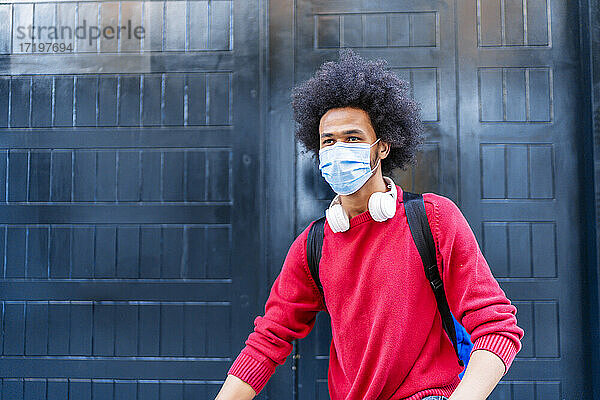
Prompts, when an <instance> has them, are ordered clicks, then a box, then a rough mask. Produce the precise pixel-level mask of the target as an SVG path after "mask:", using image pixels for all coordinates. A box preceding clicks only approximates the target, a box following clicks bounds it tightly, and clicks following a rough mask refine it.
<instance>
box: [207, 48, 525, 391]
mask: <svg viewBox="0 0 600 400" xmlns="http://www.w3.org/2000/svg"><path fill="white" fill-rule="evenodd" d="M385 65H386V62H385V61H384V60H377V61H370V62H367V61H365V60H363V59H362V58H361V57H359V56H358V55H356V54H355V53H353V52H352V51H351V50H349V49H346V50H342V51H341V59H340V60H339V62H337V63H334V62H328V63H325V64H323V66H322V67H321V69H320V70H319V71H317V73H316V74H315V76H314V77H313V78H311V79H309V80H308V81H306V82H304V83H303V84H301V85H300V86H298V87H297V88H295V89H294V91H293V100H294V101H293V108H294V113H295V119H296V121H297V122H298V123H299V128H298V130H297V132H296V135H297V137H298V138H299V140H300V141H301V142H302V143H303V144H304V145H305V147H307V148H308V149H309V150H312V151H314V152H315V154H318V158H319V169H320V171H321V174H322V176H323V177H324V178H325V180H326V181H327V182H328V183H329V184H330V185H331V187H332V189H333V190H334V191H335V192H336V193H337V196H336V197H335V198H334V200H333V201H332V203H331V205H330V207H329V208H328V210H327V211H326V223H325V237H324V242H323V249H322V258H321V262H320V273H319V278H320V280H321V284H322V286H323V292H324V301H323V299H322V297H321V295H320V292H319V290H318V289H317V286H316V284H315V282H314V280H313V279H312V277H311V275H310V271H309V268H308V265H307V260H306V240H307V235H308V231H309V229H310V225H309V226H308V227H306V229H304V231H303V232H302V233H301V234H300V235H299V236H298V237H297V238H296V239H295V240H294V242H293V243H292V245H291V247H290V250H289V252H288V254H287V256H286V259H285V262H284V264H283V268H282V270H281V272H280V274H279V276H278V277H277V279H276V280H275V282H274V283H273V287H272V288H271V293H270V296H269V298H268V300H267V302H266V305H265V314H264V316H258V317H256V319H255V321H254V325H255V328H254V332H252V333H250V335H249V337H248V339H247V340H246V342H245V344H246V346H245V347H244V348H243V349H242V350H241V352H240V354H239V356H238V357H237V358H236V360H235V361H234V363H233V364H232V366H231V368H230V369H229V371H228V376H227V379H226V381H225V384H224V385H223V387H222V388H221V391H220V393H219V394H218V395H217V400H228V399H232V400H233V399H235V400H242V399H252V398H253V397H254V396H255V395H256V394H257V393H259V392H260V391H261V390H262V389H263V387H264V386H265V385H266V383H267V381H268V380H269V378H270V377H271V376H272V374H273V373H274V372H275V369H276V367H277V366H278V365H281V364H283V363H284V362H285V359H286V358H287V356H288V355H289V354H290V352H291V350H292V344H291V342H292V341H293V340H294V339H300V338H304V337H306V336H307V335H308V333H309V332H310V331H311V329H312V328H313V326H314V323H315V320H316V315H317V313H318V312H319V311H322V310H325V309H327V311H328V312H329V314H330V317H331V324H332V336H333V337H332V341H331V345H330V357H329V371H328V386H329V393H330V397H331V399H332V400H388V399H389V400H400V399H410V400H417V399H426V398H430V399H450V400H461V399H470V400H476V399H481V400H484V399H486V398H487V396H488V395H489V394H490V393H491V391H492V390H493V389H494V387H495V386H496V385H497V384H498V382H499V380H500V379H501V378H502V376H503V375H504V374H505V373H506V372H507V370H508V368H509V367H510V365H511V363H512V361H513V359H514V358H515V355H516V354H517V352H518V351H519V350H520V349H521V339H522V337H523V335H524V331H523V329H521V328H520V327H519V326H517V320H516V316H515V315H516V312H517V310H516V308H515V306H514V305H512V304H511V302H510V300H509V299H507V298H506V296H505V294H504V292H503V291H502V289H501V288H500V286H499V285H498V283H497V281H496V280H495V278H494V277H493V275H492V273H491V271H490V268H489V266H488V264H487V262H486V260H485V258H484V257H483V254H482V253H481V250H480V248H479V246H478V243H477V241H476V238H475V236H474V234H473V232H472V230H471V228H470V227H469V224H468V223H467V221H466V219H465V218H464V216H463V214H462V213H461V211H460V210H459V208H458V207H457V206H456V204H455V203H454V202H453V201H452V200H450V199H449V198H447V197H444V196H442V195H438V194H435V193H424V194H423V198H424V201H425V208H426V212H427V217H428V220H429V223H430V227H431V230H432V234H433V236H434V241H435V245H436V258H437V262H438V268H439V270H440V276H441V277H442V281H443V282H444V288H445V292H446V297H447V299H448V304H449V306H450V310H451V311H452V314H453V315H454V316H455V318H456V319H457V320H458V321H459V322H460V323H461V324H462V325H463V326H464V327H465V329H466V330H467V332H469V333H470V335H471V340H472V341H473V343H474V346H473V350H472V353H471V358H470V361H469V363H468V366H467V369H466V371H465V374H464V376H463V379H462V380H461V379H460V378H459V377H458V374H459V373H460V372H461V371H462V369H463V367H461V366H460V365H459V364H458V359H457V357H456V353H455V352H454V348H453V346H452V343H451V341H450V339H449V338H448V336H447V334H446V333H445V331H444V329H443V327H442V321H441V318H440V316H439V312H438V309H437V304H436V301H435V297H434V295H433V291H432V290H431V287H430V284H429V281H428V280H427V278H426V277H425V274H424V271H423V265H422V261H421V257H420V255H419V253H418V250H417V248H416V245H415V244H414V241H413V239H412V236H411V233H410V229H409V227H408V224H407V220H406V215H405V213H404V208H403V204H402V203H403V202H402V188H401V187H400V186H398V185H396V184H395V183H394V182H393V181H392V180H391V179H390V178H389V177H387V176H386V175H389V173H390V172H391V170H392V169H394V168H402V167H404V166H405V165H407V164H409V163H414V161H415V154H416V152H417V149H418V148H419V146H420V145H421V144H422V142H423V136H422V133H423V126H422V124H421V122H420V118H419V107H418V104H417V103H415V102H414V101H413V100H411V99H410V96H409V94H408V91H409V89H408V86H407V83H406V82H405V81H402V80H400V79H399V78H398V77H397V76H396V75H394V74H393V73H391V72H390V71H388V70H387V69H386V68H385ZM384 174H385V175H384Z"/></svg>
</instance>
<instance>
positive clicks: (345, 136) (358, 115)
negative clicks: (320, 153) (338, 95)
mask: <svg viewBox="0 0 600 400" xmlns="http://www.w3.org/2000/svg"><path fill="white" fill-rule="evenodd" d="M319 138H320V147H319V149H323V148H325V147H327V146H333V145H334V144H335V143H336V142H338V141H340V142H346V143H361V142H362V143H369V144H372V143H374V142H375V141H376V140H377V135H376V134H375V130H374V129H373V125H371V118H369V114H368V113H367V112H366V111H364V110H361V109H359V108H353V107H341V108H332V109H330V110H328V111H327V112H326V113H325V114H323V116H322V117H321V121H320V123H319ZM382 143H383V142H382V141H381V140H380V141H379V142H377V144H376V145H375V146H373V147H372V148H371V157H370V158H371V168H373V167H375V165H376V164H377V151H378V149H379V148H380V147H379V145H381V144H382ZM386 156H387V152H386V153H385V154H381V153H380V154H379V157H380V158H382V159H383V158H385V157H386Z"/></svg>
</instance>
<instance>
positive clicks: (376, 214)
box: [369, 192, 386, 222]
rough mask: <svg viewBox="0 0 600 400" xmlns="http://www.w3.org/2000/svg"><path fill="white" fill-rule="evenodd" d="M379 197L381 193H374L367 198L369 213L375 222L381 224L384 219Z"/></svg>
mask: <svg viewBox="0 0 600 400" xmlns="http://www.w3.org/2000/svg"><path fill="white" fill-rule="evenodd" d="M381 195H383V193H382V192H375V193H373V194H372V195H371V197H369V213H370V214H371V217H372V218H373V219H374V220H375V221H377V222H382V221H385V219H386V218H385V216H384V215H383V214H382V212H381V200H382V199H381Z"/></svg>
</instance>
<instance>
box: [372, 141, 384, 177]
mask: <svg viewBox="0 0 600 400" xmlns="http://www.w3.org/2000/svg"><path fill="white" fill-rule="evenodd" d="M379 139H381V138H379ZM379 139H377V140H376V141H374V142H373V144H372V145H370V146H369V148H371V147H373V146H375V144H376V143H377V142H379ZM379 161H381V158H379V155H377V164H375V168H373V169H372V170H371V175H373V173H374V172H375V170H376V169H377V167H378V166H379Z"/></svg>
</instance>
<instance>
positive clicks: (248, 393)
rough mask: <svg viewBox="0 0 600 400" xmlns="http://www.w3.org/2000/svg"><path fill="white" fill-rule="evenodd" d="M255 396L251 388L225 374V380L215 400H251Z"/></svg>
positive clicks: (232, 376) (234, 377)
mask: <svg viewBox="0 0 600 400" xmlns="http://www.w3.org/2000/svg"><path fill="white" fill-rule="evenodd" d="M255 396H256V392H255V391H254V389H252V386H250V385H248V384H247V383H246V382H244V381H243V380H241V379H240V378H238V377H237V376H234V375H231V374H227V378H226V379H225V382H224V383H223V386H222V387H221V390H220V391H219V393H217V397H215V400H251V399H253V398H254V397H255Z"/></svg>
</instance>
